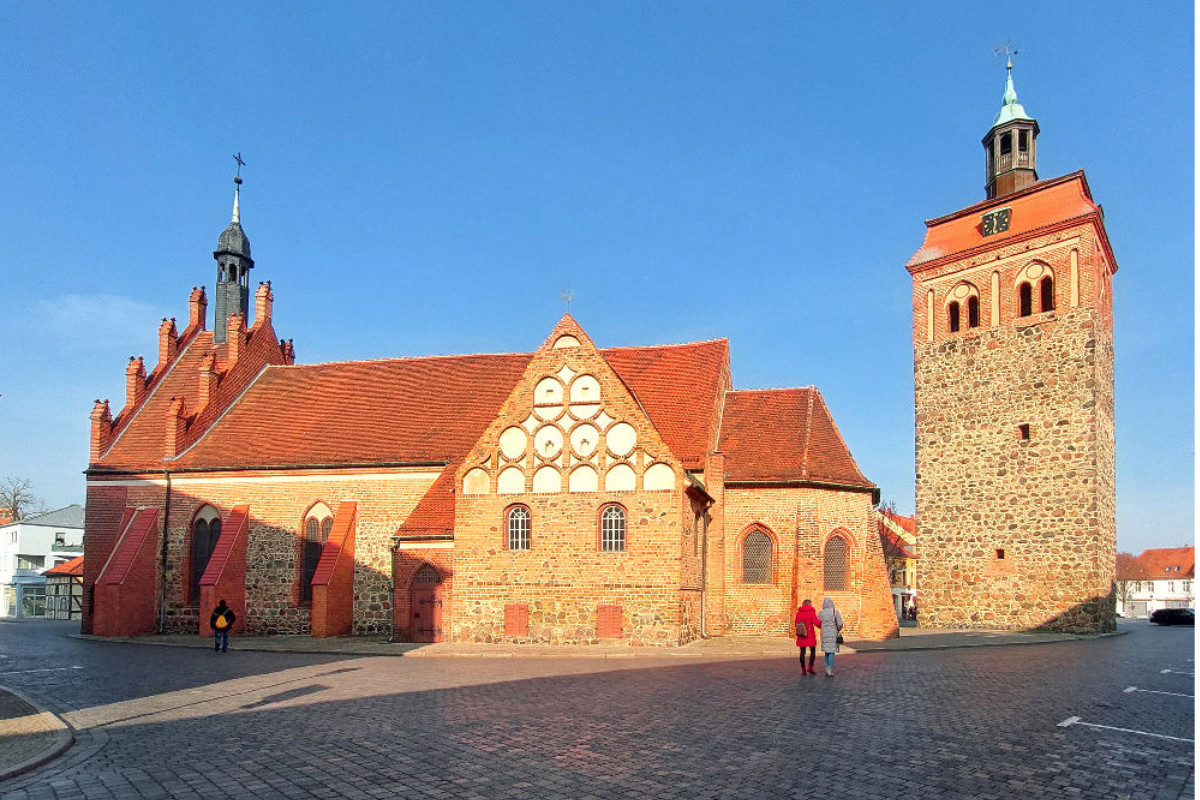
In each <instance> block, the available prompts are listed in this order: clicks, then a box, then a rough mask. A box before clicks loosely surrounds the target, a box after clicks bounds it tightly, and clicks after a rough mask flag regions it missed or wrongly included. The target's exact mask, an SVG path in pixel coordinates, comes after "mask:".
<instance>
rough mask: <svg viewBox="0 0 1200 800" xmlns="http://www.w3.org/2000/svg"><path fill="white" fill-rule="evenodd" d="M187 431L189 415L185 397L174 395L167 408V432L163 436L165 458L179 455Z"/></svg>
mask: <svg viewBox="0 0 1200 800" xmlns="http://www.w3.org/2000/svg"><path fill="white" fill-rule="evenodd" d="M186 432H187V417H186V415H185V414H184V408H183V398H182V397H172V398H171V406H170V408H168V409H167V434H166V436H164V437H163V458H174V457H175V456H177V455H179V445H180V443H181V442H182V441H183V434H184V433H186Z"/></svg>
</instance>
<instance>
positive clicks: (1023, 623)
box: [915, 307, 1116, 631]
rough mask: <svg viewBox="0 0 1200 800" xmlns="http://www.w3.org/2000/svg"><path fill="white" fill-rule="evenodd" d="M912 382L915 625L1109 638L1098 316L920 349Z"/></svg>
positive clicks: (1108, 418) (1109, 512)
mask: <svg viewBox="0 0 1200 800" xmlns="http://www.w3.org/2000/svg"><path fill="white" fill-rule="evenodd" d="M915 377H916V407H917V420H916V422H917V509H918V510H917V523H918V542H919V545H918V546H919V554H918V555H919V557H918V561H917V564H918V571H919V576H920V577H919V580H918V591H919V606H920V613H921V620H922V622H923V623H926V624H929V625H932V626H945V627H966V628H972V627H975V628H999V629H1031V628H1048V629H1054V630H1071V631H1096V630H1109V629H1112V627H1113V625H1114V617H1113V614H1114V607H1113V600H1112V591H1111V588H1112V580H1113V570H1114V564H1115V546H1116V527H1115V514H1114V510H1115V501H1114V492H1113V487H1114V477H1113V472H1114V461H1113V453H1114V440H1113V411H1112V397H1113V388H1112V335H1111V328H1110V327H1109V325H1108V321H1107V320H1105V319H1104V317H1103V315H1102V314H1099V313H1097V311H1096V310H1095V309H1093V308H1088V307H1078V308H1075V309H1071V308H1065V309H1060V310H1057V311H1052V312H1047V313H1042V314H1035V315H1034V316H1032V317H1026V318H1023V319H1015V320H1013V321H1012V322H1011V323H1009V324H1006V325H1001V326H999V327H996V328H991V329H987V330H983V331H982V332H977V333H974V334H972V335H967V336H962V337H957V338H950V337H947V338H944V339H943V340H941V341H937V342H934V343H932V344H928V345H924V346H918V348H917V351H916V370H915ZM1022 426H1028V428H1027V430H1028V438H1023V437H1024V435H1025V433H1024V430H1025V429H1023V428H1022Z"/></svg>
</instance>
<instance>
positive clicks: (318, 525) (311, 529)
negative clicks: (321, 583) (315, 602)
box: [300, 503, 333, 605]
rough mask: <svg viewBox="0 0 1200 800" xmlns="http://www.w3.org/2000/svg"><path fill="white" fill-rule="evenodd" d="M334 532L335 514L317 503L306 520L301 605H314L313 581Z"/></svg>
mask: <svg viewBox="0 0 1200 800" xmlns="http://www.w3.org/2000/svg"><path fill="white" fill-rule="evenodd" d="M332 530H333V513H332V512H331V511H330V510H329V507H328V506H326V505H325V504H324V503H317V504H316V505H315V506H313V507H312V509H310V510H309V512H308V515H307V516H306V517H305V519H304V538H303V540H302V542H301V548H302V553H301V556H300V603H301V604H302V605H308V604H310V603H312V579H313V575H315V574H316V573H317V564H319V563H320V562H321V550H322V549H323V548H324V547H325V542H327V541H329V532H330V531H332Z"/></svg>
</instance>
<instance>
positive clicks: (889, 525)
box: [875, 508, 917, 620]
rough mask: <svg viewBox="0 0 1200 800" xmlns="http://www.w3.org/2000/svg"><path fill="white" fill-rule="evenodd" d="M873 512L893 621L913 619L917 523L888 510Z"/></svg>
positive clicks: (915, 594)
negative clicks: (886, 576)
mask: <svg viewBox="0 0 1200 800" xmlns="http://www.w3.org/2000/svg"><path fill="white" fill-rule="evenodd" d="M875 513H876V519H877V520H878V523H879V541H880V543H881V544H882V545H883V561H884V564H886V565H887V571H888V582H889V583H891V586H892V604H893V606H894V607H895V611H896V618H897V619H902V620H904V619H911V620H915V619H916V618H917V616H916V614H917V521H916V519H914V518H913V517H905V516H901V515H900V514H897V513H896V512H894V511H890V510H888V509H886V508H885V509H881V510H879V511H877V512H875Z"/></svg>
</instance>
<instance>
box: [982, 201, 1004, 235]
mask: <svg viewBox="0 0 1200 800" xmlns="http://www.w3.org/2000/svg"><path fill="white" fill-rule="evenodd" d="M1011 219H1012V209H1011V208H1008V207H1007V206H1006V207H1004V208H996V209H993V210H991V211H989V212H987V213H986V214H984V215H983V225H982V226H981V228H982V231H983V235H984V236H991V235H992V234H994V233H1004V231H1006V230H1008V223H1009V221H1010V220H1011Z"/></svg>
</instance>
